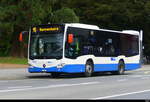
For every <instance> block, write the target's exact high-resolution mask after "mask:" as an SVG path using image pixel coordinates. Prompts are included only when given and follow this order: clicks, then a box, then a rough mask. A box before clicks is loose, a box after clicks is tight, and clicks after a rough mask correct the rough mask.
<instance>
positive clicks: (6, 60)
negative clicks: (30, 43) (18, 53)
mask: <svg viewBox="0 0 150 102" xmlns="http://www.w3.org/2000/svg"><path fill="white" fill-rule="evenodd" d="M27 62H28V60H27V59H26V58H17V57H0V63H1V64H27Z"/></svg>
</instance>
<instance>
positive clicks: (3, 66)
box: [0, 64, 28, 69]
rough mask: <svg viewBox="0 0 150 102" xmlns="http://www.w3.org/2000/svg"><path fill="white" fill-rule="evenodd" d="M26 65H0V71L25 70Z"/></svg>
mask: <svg viewBox="0 0 150 102" xmlns="http://www.w3.org/2000/svg"><path fill="white" fill-rule="evenodd" d="M27 67H28V65H23V64H0V69H11V68H27Z"/></svg>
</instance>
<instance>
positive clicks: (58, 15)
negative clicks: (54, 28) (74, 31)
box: [50, 8, 79, 23]
mask: <svg viewBox="0 0 150 102" xmlns="http://www.w3.org/2000/svg"><path fill="white" fill-rule="evenodd" d="M50 21H51V23H78V22H79V18H78V17H77V16H76V14H75V13H74V11H73V10H72V9H70V8H62V9H60V10H57V11H55V12H53V13H52V16H51V18H50Z"/></svg>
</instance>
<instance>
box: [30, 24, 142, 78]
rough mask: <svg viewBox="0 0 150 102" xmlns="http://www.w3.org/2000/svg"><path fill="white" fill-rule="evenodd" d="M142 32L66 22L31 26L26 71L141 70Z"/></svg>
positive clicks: (87, 72)
mask: <svg viewBox="0 0 150 102" xmlns="http://www.w3.org/2000/svg"><path fill="white" fill-rule="evenodd" d="M141 46H142V31H135V30H123V31H115V30H108V29H101V28H99V27H98V26H96V25H88V24H80V23H68V24H67V23H66V24H45V25H36V26H32V27H31V29H30V31H29V43H28V64H29V68H28V71H29V72H30V73H50V74H51V76H52V77H58V76H59V75H60V74H62V73H82V74H83V75H84V76H86V77H90V76H92V75H93V73H95V72H111V73H112V74H119V75H121V74H124V72H125V71H129V70H135V69H138V68H141V56H142V54H141V53H142V49H141Z"/></svg>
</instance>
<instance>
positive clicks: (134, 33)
mask: <svg viewBox="0 0 150 102" xmlns="http://www.w3.org/2000/svg"><path fill="white" fill-rule="evenodd" d="M66 25H67V26H71V27H77V28H84V29H93V30H101V31H107V32H114V33H123V34H131V35H139V32H138V31H135V30H123V31H115V30H108V29H100V28H99V27H98V26H96V25H89V24H82V23H66Z"/></svg>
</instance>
